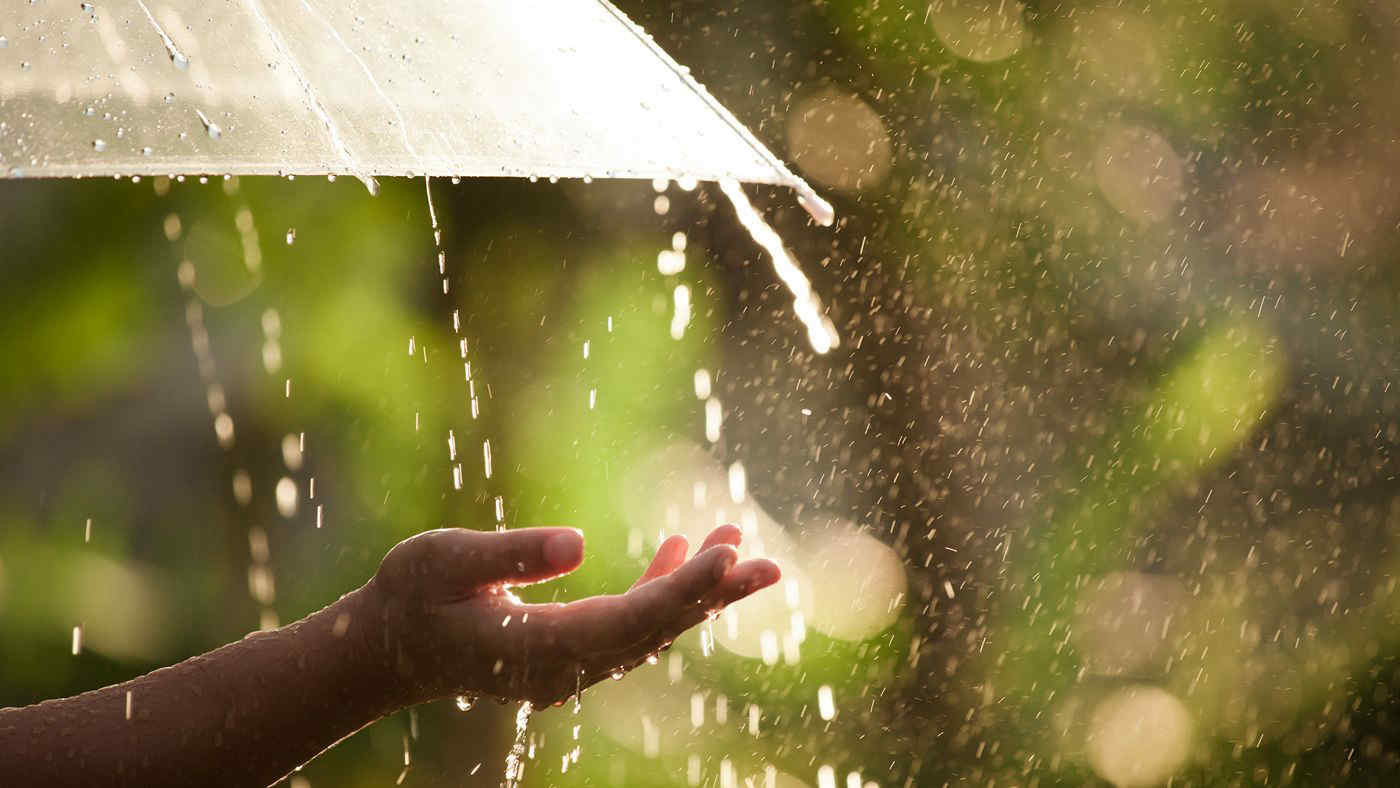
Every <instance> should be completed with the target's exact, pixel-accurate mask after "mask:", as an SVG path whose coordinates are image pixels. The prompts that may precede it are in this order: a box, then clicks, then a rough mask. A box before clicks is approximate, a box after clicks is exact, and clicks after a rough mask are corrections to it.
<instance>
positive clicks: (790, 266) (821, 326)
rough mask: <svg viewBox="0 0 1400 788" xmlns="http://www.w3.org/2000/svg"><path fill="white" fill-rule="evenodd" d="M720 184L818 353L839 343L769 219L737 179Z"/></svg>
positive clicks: (832, 328)
mask: <svg viewBox="0 0 1400 788" xmlns="http://www.w3.org/2000/svg"><path fill="white" fill-rule="evenodd" d="M719 188H720V191H722V192H724V196H725V197H728V198H729V202H730V204H732V205H733V206H734V213H735V215H737V216H738V217H739V223H740V224H742V225H743V226H744V229H745V230H748V231H749V235H750V236H751V237H752V238H753V240H754V242H755V243H757V244H758V245H759V246H761V247H763V249H764V250H765V251H767V252H768V256H769V257H770V258H772V260H773V270H774V271H775V272H776V273H777V274H778V278H779V279H781V280H782V281H783V284H785V285H787V289H788V291H789V292H790V293H792V298H793V309H794V310H795V311H796V312H797V319H798V320H801V321H802V325H803V326H804V327H806V329H807V340H808V341H809V342H811V343H812V349H813V350H815V351H817V352H818V353H827V352H830V351H831V350H832V349H833V348H835V347H837V346H839V345H840V344H841V337H840V336H838V335H837V333H836V326H835V325H833V324H832V322H831V318H828V317H827V316H826V313H825V312H824V311H823V310H822V304H821V300H820V299H818V298H817V294H816V292H814V291H813V290H812V282H811V280H809V279H808V278H807V275H806V274H804V273H802V269H801V267H799V266H798V265H797V261H796V260H793V259H792V255H789V254H788V251H787V249H786V248H785V247H784V246H783V239H782V238H779V237H778V234H777V233H776V232H775V231H774V230H773V228H772V227H770V226H769V225H768V222H766V221H764V220H763V217H762V216H760V215H759V213H758V211H757V210H756V209H755V208H754V207H753V203H751V202H749V198H748V195H746V194H744V190H743V187H741V186H740V185H739V182H738V181H735V180H728V179H726V180H722V181H720V182H719ZM827 207H828V208H830V206H827ZM809 210H810V208H809Z"/></svg>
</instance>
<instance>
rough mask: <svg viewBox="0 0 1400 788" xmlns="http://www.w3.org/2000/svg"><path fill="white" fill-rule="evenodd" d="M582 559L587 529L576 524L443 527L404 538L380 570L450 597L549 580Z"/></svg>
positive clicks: (433, 593)
mask: <svg viewBox="0 0 1400 788" xmlns="http://www.w3.org/2000/svg"><path fill="white" fill-rule="evenodd" d="M582 562H583V533H582V532H580V531H577V530H575V529H573V528H521V529H517V530H514V531H500V532H497V531H491V532H485V531H471V530H467V529H464V528H443V529H439V530H436V531H426V532H424V533H421V534H418V535H417V536H414V537H412V538H411V539H408V540H405V541H404V542H402V543H400V544H399V546H398V547H395V548H394V549H393V550H392V551H390V553H389V555H388V556H387V557H386V558H385V559H384V567H383V568H381V570H380V572H381V574H384V575H387V576H388V577H389V579H390V580H391V581H393V582H398V583H403V584H405V585H408V586H409V587H410V588H415V587H416V589H417V590H418V591H420V592H422V593H425V594H428V595H429V596H430V597H431V598H434V599H451V598H457V597H461V596H467V595H470V594H473V593H475V592H477V591H479V590H481V589H482V588H485V587H488V586H493V585H519V584H523V583H535V582H539V581H541V580H548V579H549V578H551V577H557V576H559V575H562V574H566V573H568V572H571V571H573V570H574V569H576V568H577V567H578V565H579V564H580V563H582Z"/></svg>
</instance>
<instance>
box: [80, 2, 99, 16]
mask: <svg viewBox="0 0 1400 788" xmlns="http://www.w3.org/2000/svg"><path fill="white" fill-rule="evenodd" d="M78 7H79V8H81V9H83V10H84V11H86V12H87V13H89V14H90V13H92V12H93V11H95V10H97V9H96V8H94V7H93V5H92V3H79V4H78Z"/></svg>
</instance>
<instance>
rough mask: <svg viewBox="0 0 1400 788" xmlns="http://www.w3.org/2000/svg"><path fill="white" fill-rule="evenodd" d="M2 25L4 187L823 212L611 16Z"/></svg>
mask: <svg viewBox="0 0 1400 788" xmlns="http://www.w3.org/2000/svg"><path fill="white" fill-rule="evenodd" d="M13 6H15V7H13V8H12V9H11V10H10V12H9V13H8V14H7V16H8V18H6V19H4V20H0V177H55V176H56V177H74V176H104V175H143V174H149V175H177V174H223V173H227V174H235V175H243V174H279V175H294V174H307V175H310V174H346V175H354V176H356V177H359V178H361V179H362V180H365V181H366V183H368V184H372V183H373V177H374V176H377V175H454V176H510V177H529V176H534V177H564V178H577V177H592V178H694V179H697V180H736V181H745V182H749V183H769V184H778V185H785V186H789V187H792V188H794V189H796V190H797V192H798V196H799V198H800V199H801V200H802V202H803V204H804V205H806V206H807V207H808V209H809V210H813V211H814V215H817V214H821V213H823V212H824V211H829V207H828V206H825V203H824V202H822V201H821V198H820V197H817V196H816V195H815V194H814V193H813V192H812V190H811V188H810V187H808V186H807V184H806V183H805V182H803V181H802V180H801V179H800V178H798V177H797V176H795V175H794V174H793V173H792V172H791V171H789V170H788V169H787V168H786V167H785V166H783V164H782V162H780V161H779V160H778V159H777V158H776V157H775V156H773V154H771V153H769V152H768V150H767V149H765V148H764V147H763V145H762V144H760V143H759V142H758V141H757V140H755V139H754V137H753V136H752V135H751V134H749V132H748V131H747V130H746V129H745V128H744V127H743V126H742V124H740V123H739V122H738V121H737V120H736V119H735V118H734V117H733V116H732V115H731V114H730V113H729V112H728V111H727V110H725V109H724V108H723V107H722V106H720V104H719V103H718V102H716V101H715V100H714V99H713V98H712V97H711V96H710V95H709V94H708V93H707V92H706V91H705V89H704V88H703V87H701V86H700V85H699V84H697V83H696V82H695V81H694V80H693V79H691V78H690V77H689V75H688V73H687V71H686V69H685V68H684V67H682V66H679V65H677V64H676V63H675V62H674V61H672V60H671V59H670V58H669V57H668V56H667V55H666V54H665V53H664V52H662V51H661V49H660V48H659V47H657V46H656V45H655V44H654V43H653V42H652V41H651V40H650V38H649V37H647V35H646V34H645V33H643V32H642V31H641V30H640V29H639V28H637V27H636V26H634V25H633V24H632V23H631V22H629V21H628V20H627V19H626V17H625V16H624V15H623V14H621V12H619V11H618V10H617V9H616V8H614V7H613V6H612V5H610V4H609V3H607V2H605V1H604V0H517V1H516V2H512V3H509V4H501V3H493V2H486V1H485V0H397V2H392V3H389V2H384V1H383V0H339V1H337V2H328V0H214V1H213V2H200V1H199V0H111V1H110V2H99V3H97V4H96V5H93V4H88V3H83V4H81V5H79V4H78V3H73V4H72V5H71V6H70V5H69V4H67V3H65V4H62V6H61V7H60V6H59V5H58V4H55V3H34V4H18V3H16V4H13ZM818 218H819V220H820V219H821V218H822V217H820V216H818Z"/></svg>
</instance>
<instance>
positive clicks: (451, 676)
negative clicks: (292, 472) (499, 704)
mask: <svg viewBox="0 0 1400 788" xmlns="http://www.w3.org/2000/svg"><path fill="white" fill-rule="evenodd" d="M739 540H740V531H739V529H738V528H736V527H734V526H732V525H727V526H722V527H720V528H717V529H715V530H714V531H713V532H711V533H710V535H709V537H708V538H706V540H705V542H704V543H703V544H702V545H701V547H700V549H699V551H697V553H696V555H695V556H694V557H692V558H691V559H690V560H686V552H687V549H688V545H687V543H686V540H685V538H684V537H680V536H673V537H671V538H670V539H668V540H666V541H665V542H663V543H662V544H661V546H660V547H659V548H658V549H657V552H656V556H655V558H654V559H653V560H652V562H651V565H650V566H649V567H648V568H647V570H646V571H645V572H643V573H642V576H641V577H640V578H638V580H637V582H636V584H634V585H633V586H632V588H631V589H630V590H629V591H627V592H626V593H624V594H618V595H613V596H597V597H590V598H587V599H582V600H579V601H576V602H570V603H567V604H543V605H534V604H525V603H523V602H521V601H520V600H519V599H518V598H516V597H515V595H514V594H512V593H511V592H510V587H511V586H517V585H523V584H527V583H535V582H539V581H542V580H547V579H550V578H553V577H557V576H559V575H562V574H567V573H568V572H571V571H573V570H574V569H576V568H577V567H578V566H579V564H580V563H582V561H583V535H582V534H581V533H580V532H578V531H575V530H573V529H568V528H526V529H519V530H514V531H507V532H502V533H496V532H489V533H488V532H480V531H470V530H464V529H457V528H451V529H442V530H436V531H427V532H424V533H421V534H418V535H417V536H414V537H412V538H410V539H406V540H404V541H403V542H400V543H399V544H398V545H397V546H395V547H394V548H393V549H392V550H390V551H389V553H388V555H386V556H385V557H384V561H383V562H382V563H381V564H380V566H379V570H378V571H377V572H376V573H375V575H374V577H373V578H372V579H371V580H370V581H369V582H368V583H366V584H365V585H363V586H361V587H360V588H358V589H356V590H354V591H351V592H350V593H348V594H346V595H345V596H343V597H341V598H340V599H339V600H337V601H336V602H334V603H333V604H331V605H329V606H327V607H325V608H323V609H321V610H319V611H317V612H315V613H312V614H311V615H310V616H307V617H306V618H303V619H302V620H300V621H297V622H296V623H293V624H289V625H287V626H285V627H282V628H280V629H276V630H272V631H268V632H256V633H253V634H251V635H248V636H247V637H245V638H243V639H242V640H240V641H238V642H236V643H230V644H228V645H226V646H224V647H222V648H219V649H217V650H215V651H211V652H209V653H208V654H203V655H200V656H197V657H192V658H190V659H187V660H185V661H184V662H181V663H179V664H177V665H173V666H171V667H167V668H162V669H160V670H156V671H153V672H151V673H148V674H146V675H144V676H140V677H138V678H135V679H132V680H131V681H127V682H125V683H122V684H116V685H113V686H110V687H104V688H103V689H99V690H94V691H92V692H86V693H83V694H81V695H76V696H74V697H71V698H62V699H58V700H49V701H44V702H43V703H38V704H35V705H33V706H25V707H22V708H9V709H0V785H5V786H28V785H34V786H40V785H42V786H151V787H152V788H155V787H156V786H176V785H182V786H183V785H206V786H265V785H269V784H271V783H273V782H276V781H277V780H279V779H281V778H282V777H284V776H286V775H287V774H288V773H289V772H291V771H292V770H293V769H295V768H297V767H298V766H300V765H302V764H304V763H306V762H307V761H309V760H311V759H312V758H314V757H315V756H316V755H317V754H319V753H320V752H322V751H323V750H325V749H326V748H328V747H330V746H331V745H333V744H335V743H336V742H338V741H340V740H341V739H343V738H345V737H346V736H348V735H350V734H351V733H354V732H355V731H357V730H359V729H360V728H362V727H364V726H365V725H367V724H369V723H371V722H373V721H374V720H377V719H379V718H380V717H383V716H385V715H387V714H390V713H392V712H394V711H397V710H399V709H401V708H404V707H406V706H411V705H414V704H417V703H422V702H425V701H429V700H433V699H436V698H442V697H448V696H453V695H464V694H471V695H493V696H496V697H499V698H504V699H509V700H528V701H530V702H531V703H532V704H534V705H535V706H536V707H541V706H545V705H548V704H553V703H558V702H561V701H563V700H564V699H566V698H567V697H569V696H570V695H572V694H574V693H575V692H578V691H579V690H580V689H581V688H584V687H588V686H590V685H592V684H594V683H596V682H598V681H599V680H601V679H602V678H604V677H607V676H609V675H612V674H614V673H617V672H618V671H626V670H629V669H631V668H633V667H635V666H636V665H638V664H640V663H641V662H642V661H644V660H645V659H646V658H647V657H648V656H649V655H651V654H654V653H655V652H657V651H658V650H660V649H662V648H665V647H666V646H668V645H669V644H670V643H671V641H673V640H674V639H675V638H676V637H677V636H678V635H680V634H681V633H682V632H684V631H685V630H686V629H689V628H690V627H692V626H694V625H695V624H698V623H700V622H701V621H703V620H705V618H706V617H707V616H709V615H712V614H713V613H714V612H715V611H718V610H720V609H721V608H723V607H724V606H725V605H728V604H730V603H732V602H735V601H737V600H739V599H742V598H743V597H745V596H748V595H749V594H751V593H753V592H754V591H757V590H759V589H761V588H764V587H766V586H769V585H772V584H773V583H775V582H777V580H778V578H779V576H780V572H779V570H778V567H777V565H775V564H774V563H773V562H771V561H768V560H765V559H751V560H748V561H742V562H741V561H738V553H737V551H736V550H735V548H736V547H737V545H738V544H739Z"/></svg>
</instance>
